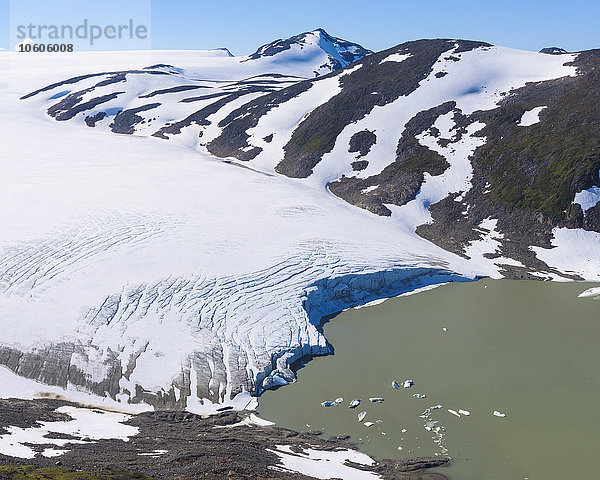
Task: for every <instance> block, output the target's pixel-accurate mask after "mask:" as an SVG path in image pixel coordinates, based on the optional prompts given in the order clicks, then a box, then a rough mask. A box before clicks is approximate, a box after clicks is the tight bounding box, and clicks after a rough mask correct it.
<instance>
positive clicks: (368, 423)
mask: <svg viewBox="0 0 600 480" xmlns="http://www.w3.org/2000/svg"><path fill="white" fill-rule="evenodd" d="M363 425H364V426H365V427H372V426H373V425H375V424H374V423H373V422H365V423H363Z"/></svg>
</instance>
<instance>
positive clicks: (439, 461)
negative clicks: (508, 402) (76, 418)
mask: <svg viewBox="0 0 600 480" xmlns="http://www.w3.org/2000/svg"><path fill="white" fill-rule="evenodd" d="M65 406H70V407H81V405H77V404H74V403H71V402H66V401H63V400H59V399H36V400H18V399H8V400H0V440H1V439H2V436H5V435H6V434H7V433H9V431H8V429H7V428H8V427H11V426H13V427H21V428H31V427H39V426H41V425H42V424H40V423H39V422H65V421H67V422H68V421H69V416H68V415H66V414H64V413H60V412H57V409H59V408H61V407H65ZM95 412H96V413H101V412H98V411H97V410H95ZM123 423H124V424H126V425H130V426H133V427H137V429H138V433H137V434H136V435H134V436H132V437H130V438H129V440H128V441H123V440H119V439H104V440H89V439H86V438H84V439H83V441H81V440H80V441H79V442H80V443H73V444H71V443H69V444H67V445H65V446H64V447H61V448H64V449H68V452H66V453H64V454H62V455H60V456H55V457H51V458H47V457H45V456H42V455H41V454H40V453H41V452H42V451H44V449H45V448H47V447H48V446H52V445H42V444H28V446H29V447H31V448H32V449H33V450H34V451H35V452H39V453H38V454H37V455H36V456H35V457H34V458H31V459H25V458H17V457H11V456H6V455H2V454H0V479H28V478H36V479H39V478H44V479H73V480H75V479H85V480H96V479H117V478H118V479H128V478H131V479H133V478H136V479H167V478H169V479H171V478H173V479H175V478H176V479H180V480H187V479H256V478H261V479H280V480H293V479H303V480H307V479H311V478H316V477H311V476H307V475H304V474H301V473H295V472H293V471H291V470H289V469H286V468H284V465H282V463H281V459H280V456H278V455H277V454H276V451H277V449H281V446H285V449H286V451H287V452H289V453H290V454H291V455H292V456H294V455H299V456H300V457H302V458H306V457H305V454H304V452H305V451H306V450H307V449H311V451H324V452H336V451H347V450H349V449H352V450H354V449H356V448H357V445H355V444H353V443H351V442H350V441H349V437H330V438H327V439H325V438H323V437H322V434H321V432H319V431H316V432H308V433H298V432H295V431H292V430H288V429H285V428H280V427H276V426H264V425H257V424H255V423H253V422H252V421H251V420H250V414H249V413H248V412H234V411H225V412H221V413H219V414H217V415H212V416H201V415H194V414H191V413H188V412H182V411H153V412H145V413H141V414H138V415H136V416H132V417H130V418H129V419H128V420H126V421H125V422H123ZM5 438H6V437H5ZM45 438H49V439H50V438H60V439H61V440H69V439H72V440H74V441H75V440H77V437H73V436H70V435H67V434H56V433H50V434H47V435H46V436H45ZM49 444H50V441H49ZM157 452H160V453H157ZM449 463H450V459H449V458H441V457H433V458H416V459H409V460H406V459H404V460H378V461H376V462H374V463H373V464H372V465H369V466H366V465H363V464H359V463H352V462H347V463H346V465H348V466H350V467H352V468H354V469H357V470H364V471H365V472H372V473H375V474H377V475H379V476H380V478H382V479H384V480H392V479H402V480H445V477H444V476H443V475H440V474H438V473H430V472H428V471H427V469H430V468H435V467H440V466H444V465H448V464H449ZM357 473H359V472H357Z"/></svg>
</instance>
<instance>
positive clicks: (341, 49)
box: [248, 28, 373, 76]
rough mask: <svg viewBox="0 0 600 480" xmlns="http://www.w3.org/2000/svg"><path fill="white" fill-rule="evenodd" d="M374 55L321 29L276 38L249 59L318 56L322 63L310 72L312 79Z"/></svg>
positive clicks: (296, 58)
mask: <svg viewBox="0 0 600 480" xmlns="http://www.w3.org/2000/svg"><path fill="white" fill-rule="evenodd" d="M371 53H373V52H372V51H371V50H368V49H366V48H364V47H363V46H361V45H359V44H357V43H353V42H350V41H348V40H344V39H342V38H338V37H334V36H332V35H330V34H329V33H327V32H326V31H325V30H324V29H323V28H317V29H316V30H312V31H310V32H304V33H300V34H298V35H294V36H293V37H290V38H287V39H277V40H275V41H273V42H271V43H267V44H265V45H262V46H261V47H259V48H258V49H257V50H256V52H254V53H253V54H252V55H249V56H248V60H259V59H262V58H265V57H275V56H278V57H279V56H281V57H280V58H281V60H282V61H290V62H298V61H302V60H308V59H310V60H311V61H313V60H314V59H315V58H317V57H319V56H321V57H323V58H322V61H323V63H322V64H321V65H319V67H318V68H317V69H316V70H314V71H313V73H314V74H315V76H319V75H324V74H327V73H330V72H333V71H335V70H339V69H340V68H344V67H345V66H347V65H350V64H351V63H353V62H355V61H357V60H360V59H361V58H363V57H365V56H367V55H369V54H371Z"/></svg>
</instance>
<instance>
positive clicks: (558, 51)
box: [540, 47, 569, 55]
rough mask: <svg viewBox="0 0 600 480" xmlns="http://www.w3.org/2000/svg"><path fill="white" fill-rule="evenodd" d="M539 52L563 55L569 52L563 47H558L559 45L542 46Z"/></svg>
mask: <svg viewBox="0 0 600 480" xmlns="http://www.w3.org/2000/svg"><path fill="white" fill-rule="evenodd" d="M540 53H547V54H549V55H563V54H565V53H569V52H567V51H566V50H565V49H564V48H560V47H546V48H542V49H541V50H540Z"/></svg>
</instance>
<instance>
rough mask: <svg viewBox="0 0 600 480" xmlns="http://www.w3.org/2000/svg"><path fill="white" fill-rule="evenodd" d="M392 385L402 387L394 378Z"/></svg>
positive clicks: (396, 387) (397, 387)
mask: <svg viewBox="0 0 600 480" xmlns="http://www.w3.org/2000/svg"><path fill="white" fill-rule="evenodd" d="M392 387H394V388H395V389H396V390H398V389H399V388H400V384H399V383H398V382H397V381H396V380H392Z"/></svg>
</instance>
